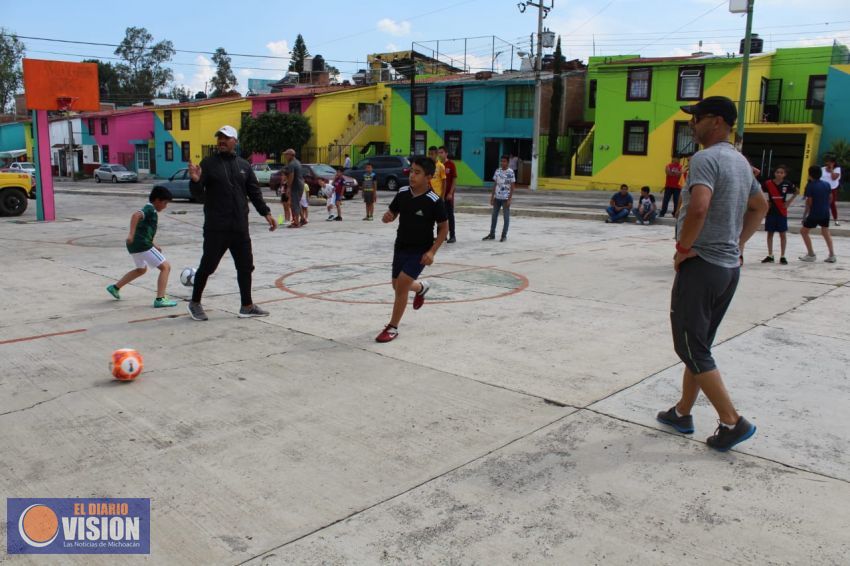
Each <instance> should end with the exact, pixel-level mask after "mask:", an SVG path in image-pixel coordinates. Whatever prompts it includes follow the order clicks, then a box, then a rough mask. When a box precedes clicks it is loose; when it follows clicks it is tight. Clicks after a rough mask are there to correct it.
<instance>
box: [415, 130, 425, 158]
mask: <svg viewBox="0 0 850 566" xmlns="http://www.w3.org/2000/svg"><path fill="white" fill-rule="evenodd" d="M427 147H428V133H427V132H425V131H422V130H416V131H414V132H413V154H414V155H425V154H426V153H427V149H426V148H427Z"/></svg>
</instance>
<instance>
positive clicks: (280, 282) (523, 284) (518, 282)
mask: <svg viewBox="0 0 850 566" xmlns="http://www.w3.org/2000/svg"><path fill="white" fill-rule="evenodd" d="M364 265H381V266H387V265H389V264H388V263H387V262H367V263H338V264H329V265H313V266H310V267H305V268H304V269H298V270H296V271H292V272H290V273H287V274H285V275H282V276H280V277H278V279H277V280H276V281H275V286H277V288H278V289H280V290H281V291H284V292H286V293H290V294H291V295H294V296H295V297H299V298H304V299H317V300H320V301H330V302H335V303H349V304H358V305H391V304H392V303H393V301H392V295H388V300H386V301H366V300H357V299H338V298H334V297H330V296H328V295H333V294H339V293H346V292H350V291H358V290H360V289H368V288H370V287H380V286H383V285H390V283H389V282H388V281H383V282H381V283H368V284H365V285H355V286H352V287H347V288H344V289H328V290H325V291H318V292H314V293H303V292H301V291H297V290H295V289H293V288H291V287H289V286H288V285H287V284H286V280H287V279H289V278H290V277H292V276H294V275H298V274H300V273H305V272H309V271H317V270H322V269H339V268H345V267H347V266H357V267H361V266H364ZM447 266H455V267H459V268H460V269H454V270H450V271H444V272H441V273H433V274H429V275H427V278H428V279H438V278H447V279H450V278H449V277H447V276H449V275H453V274H456V273H465V272H473V271H478V272H481V271H489V272H492V273H496V274H499V275H501V276H503V277H504V276H506V275H507V276H508V277H510V278H513V279H514V281H515V285H514V286H513V287H511V288H509V289H508V290H507V291H505V292H502V293H497V294H495V295H489V296H483V297H474V298H462V299H448V300H429V301H428V302H429V303H430V304H444V303H446V304H448V303H471V302H475V301H485V300H493V299H500V298H503V297H508V296H510V295H515V294H516V293H519V292H521V291H524V290H525V289H526V288H527V287H528V278H527V277H525V275H522V274H520V273H515V272H513V271H508V270H505V269H498V268H495V267H489V266H469V265H461V264H457V263H440V267H447ZM387 271H389V270H387ZM355 277H356V276H355ZM345 279H352V277H350V276H346V277H345ZM455 281H461V282H462V280H457V279H456V280H455ZM468 284H469V285H476V286H478V287H481V286H480V285H477V284H476V283H468Z"/></svg>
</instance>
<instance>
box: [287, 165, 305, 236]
mask: <svg viewBox="0 0 850 566" xmlns="http://www.w3.org/2000/svg"><path fill="white" fill-rule="evenodd" d="M283 156H284V159H285V160H286V167H284V168H283V174H284V175H285V176H286V177H285V179H286V189H287V190H288V191H289V207H290V209H291V210H292V224H290V225H289V227H290V228H298V227H300V226H303V225H304V224H306V222H304V221H303V220H302V219H301V195H302V194H303V193H304V174H303V173H302V171H301V162H300V161H298V160H297V159H296V158H295V150H294V149H287V150H286V151H284V152H283Z"/></svg>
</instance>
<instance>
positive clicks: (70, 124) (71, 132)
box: [67, 116, 76, 181]
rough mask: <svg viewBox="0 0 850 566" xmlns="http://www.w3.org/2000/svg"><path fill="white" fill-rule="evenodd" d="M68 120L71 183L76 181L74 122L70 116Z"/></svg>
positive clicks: (69, 174)
mask: <svg viewBox="0 0 850 566" xmlns="http://www.w3.org/2000/svg"><path fill="white" fill-rule="evenodd" d="M67 118H68V158H67V159H68V176H69V177H71V181H76V179H75V178H74V122H73V121H72V118H71V117H70V116H68V117H67Z"/></svg>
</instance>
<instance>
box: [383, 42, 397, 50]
mask: <svg viewBox="0 0 850 566" xmlns="http://www.w3.org/2000/svg"><path fill="white" fill-rule="evenodd" d="M384 49H386V50H387V51H398V45H396V44H395V43H393V42H390V43H387V45H386V47H385V48H384Z"/></svg>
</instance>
